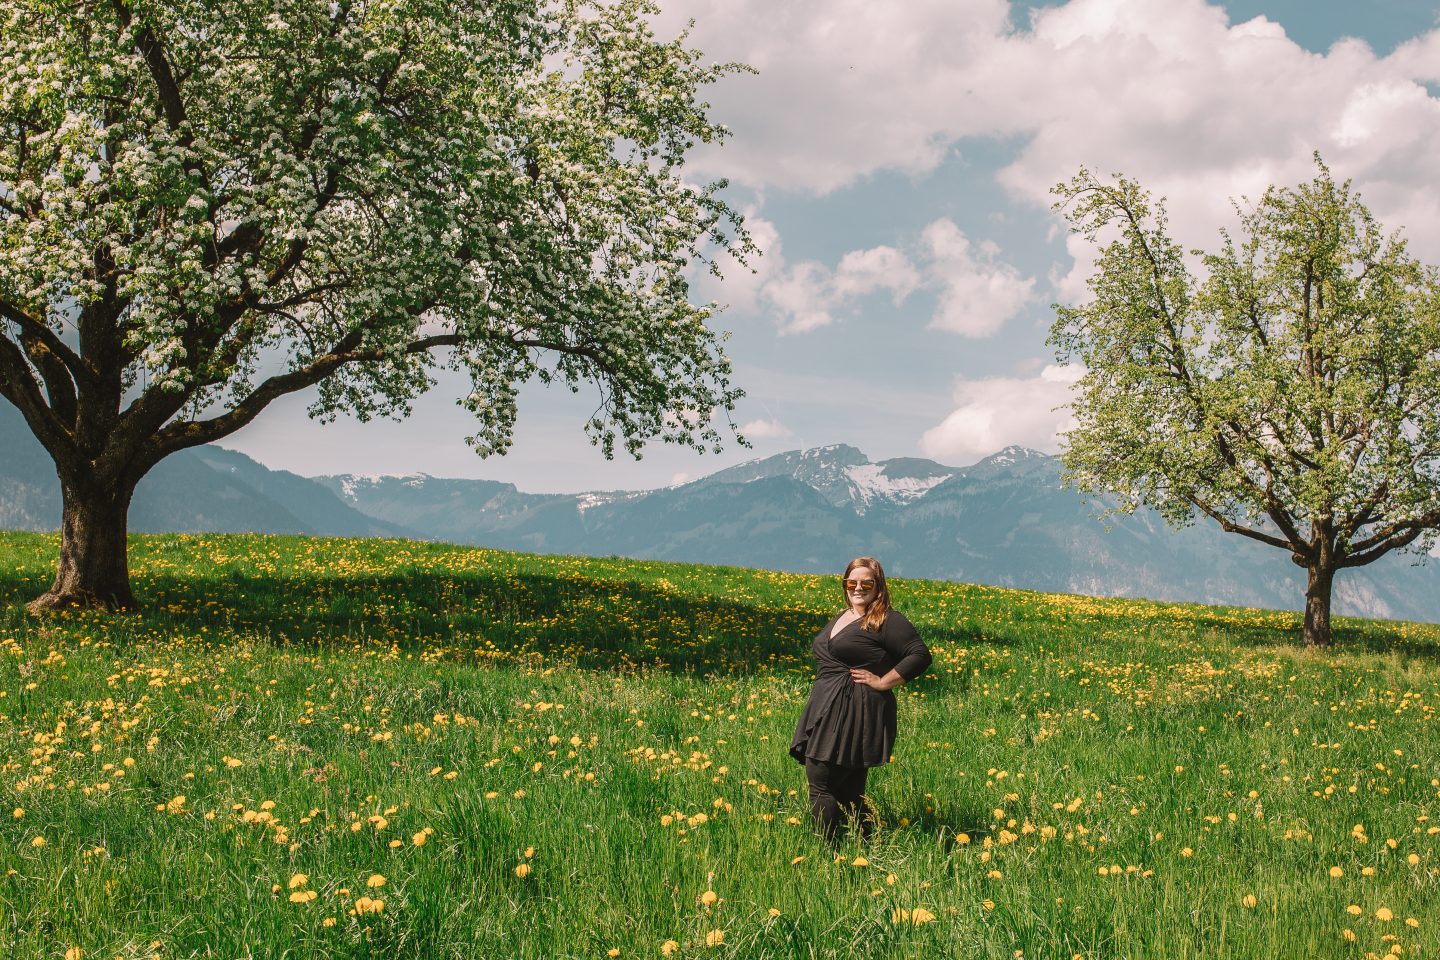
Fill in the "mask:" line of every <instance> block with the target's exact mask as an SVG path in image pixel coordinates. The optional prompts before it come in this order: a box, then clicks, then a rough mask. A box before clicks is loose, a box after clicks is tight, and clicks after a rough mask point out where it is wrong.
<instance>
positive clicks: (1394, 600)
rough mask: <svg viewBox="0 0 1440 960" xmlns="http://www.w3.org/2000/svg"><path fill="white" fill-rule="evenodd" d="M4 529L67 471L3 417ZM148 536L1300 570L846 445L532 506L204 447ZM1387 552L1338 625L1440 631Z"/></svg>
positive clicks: (154, 489)
mask: <svg viewBox="0 0 1440 960" xmlns="http://www.w3.org/2000/svg"><path fill="white" fill-rule="evenodd" d="M0 444H3V449H5V450H6V451H7V453H8V456H6V457H5V458H4V460H3V461H0V526H3V527H6V528H10V529H23V530H53V529H55V528H56V527H57V526H58V524H59V520H60V496H59V487H58V483H57V481H56V479H55V474H54V471H53V468H52V467H51V466H50V463H49V460H48V458H46V457H45V455H44V453H43V451H41V450H40V448H39V445H38V444H37V443H36V442H35V440H34V438H33V437H31V436H30V435H29V433H28V431H26V430H25V427H24V425H23V423H22V422H21V421H20V418H19V415H18V414H16V413H15V412H14V411H13V410H12V409H10V408H9V407H8V406H6V405H3V404H0ZM131 520H132V524H131V528H132V529H133V530H136V531H147V532H161V531H190V532H200V531H224V532H240V531H255V532H261V533H298V534H315V535H326V536H349V537H364V536H401V537H415V538H428V539H435V540H444V541H450V542H455V543H467V544H479V545H484V546H490V547H496V548H501V549H512V550H526V551H531V552H536V553H573V554H588V555H593V556H607V555H621V556H631V557H640V558H647V559H664V560H682V561H692V562H698V563H721V564H731V565H735V566H747V567H762V568H768V569H779V570H794V571H802V572H814V573H832V572H835V571H837V570H838V569H840V567H841V566H843V564H844V563H845V561H846V560H848V559H849V558H850V557H852V556H856V555H859V554H875V555H877V556H879V557H881V558H882V559H884V560H885V562H886V563H887V565H888V570H889V571H890V572H891V573H893V574H895V575H898V576H913V577H934V578H939V579H948V580H957V581H967V582H973V583H989V584H996V585H1001V586H1014V587H1024V588H1030V589H1037V590H1048V591H1064V592H1072V593H1085V594H1094V595H1101V596H1140V597H1151V598H1155V599H1164V600H1195V601H1201V602H1207V603H1231V604H1241V605H1248V606H1265V607H1284V608H1290V609H1295V608H1297V607H1298V606H1299V605H1300V600H1301V578H1302V576H1303V574H1302V571H1300V570H1299V568H1297V567H1295V566H1294V565H1293V564H1291V563H1290V562H1289V559H1288V557H1286V556H1285V555H1284V554H1282V553H1281V552H1280V551H1278V550H1273V549H1270V548H1267V547H1263V546H1261V545H1259V544H1254V543H1251V542H1250V541H1247V540H1244V539H1243V538H1240V537H1237V536H1233V535H1229V534H1225V533H1222V532H1221V531H1220V530H1219V529H1218V528H1216V527H1215V526H1214V525H1213V524H1208V523H1197V524H1196V525H1195V526H1193V527H1190V528H1188V529H1186V530H1182V531H1178V532H1177V531H1174V530H1171V529H1170V528H1168V527H1166V526H1165V524H1164V523H1163V522H1162V521H1161V520H1160V518H1159V517H1158V516H1156V515H1155V514H1153V513H1150V512H1147V511H1140V512H1137V513H1136V514H1135V515H1133V516H1128V517H1124V516H1122V517H1117V518H1114V519H1113V520H1112V521H1111V524H1112V527H1111V529H1110V530H1108V531H1107V530H1106V528H1105V524H1103V523H1102V522H1100V521H1098V520H1096V519H1095V518H1094V517H1093V516H1091V513H1090V508H1089V507H1087V505H1086V504H1085V503H1084V502H1083V501H1082V500H1081V499H1080V497H1079V496H1077V495H1076V494H1074V493H1073V492H1069V491H1066V490H1064V489H1062V487H1061V484H1060V462H1059V461H1058V460H1057V459H1056V458H1054V457H1050V456H1046V455H1045V454H1042V453H1037V452H1036V451H1033V450H1027V449H1024V448H1021V447H1008V448H1006V449H1005V450H1002V451H1000V452H999V453H996V454H995V455H993V456H991V457H987V458H986V459H985V460H982V461H980V462H979V463H977V464H974V465H973V466H969V467H963V468H957V467H950V466H946V465H944V464H939V463H935V462H933V461H930V460H923V459H918V458H908V457H907V458H897V459H893V460H885V461H881V462H879V463H872V462H870V460H869V459H868V458H867V457H866V456H865V454H864V453H862V452H861V451H859V450H857V449H855V448H854V447H849V446H845V445H843V444H839V445H834V446H830V447H820V448H816V449H811V450H792V451H787V452H785V453H781V454H777V455H775V456H772V457H766V458H763V459H757V460H752V461H750V462H748V463H743V464H739V465H737V466H733V467H729V468H726V469H724V470H721V471H718V472H716V473H714V474H711V475H709V476H707V477H703V478H701V479H698V480H694V481H692V482H690V483H686V484H682V485H680V486H676V487H669V488H664V489H659V490H647V491H591V492H586V493H576V494H533V493H523V492H521V491H519V490H517V489H516V488H515V487H514V485H513V484H508V483H498V482H495V481H491V480H456V479H443V478H438V477H429V476H425V475H423V474H413V475H409V476H358V475H352V474H341V475H337V476H325V477H315V478H306V477H300V476H297V475H295V474H293V473H288V472H285V471H276V470H270V469H268V468H266V467H264V466H263V465H261V464H259V463H256V462H255V461H254V460H252V459H250V458H249V457H246V456H244V455H243V454H239V453H235V452H233V451H230V450H224V449H221V448H218V447H201V448H198V449H195V450H189V451H184V452H183V453H181V454H178V455H176V456H173V457H170V458H169V459H167V460H165V461H164V462H162V463H161V464H160V466H158V467H157V468H156V469H155V470H154V471H153V472H152V473H151V475H150V476H148V477H147V478H146V479H145V480H144V481H143V482H142V483H141V485H140V488H139V490H138V492H137V494H136V498H135V503H134V506H133V508H132V511H131ZM1414 559H1415V558H1413V557H1410V556H1393V557H1387V558H1385V559H1383V560H1381V561H1380V562H1378V563H1376V564H1374V565H1372V566H1370V567H1366V568H1362V569H1360V570H1346V571H1343V572H1342V573H1341V575H1340V577H1339V579H1338V580H1337V582H1336V589H1335V605H1336V610H1337V612H1340V613H1351V614H1359V615H1366V616H1379V617H1396V618H1402V619H1414V620H1430V621H1440V564H1436V563H1434V562H1432V563H1430V564H1429V565H1425V566H1418V567H1417V566H1413V565H1412V563H1413V560H1414Z"/></svg>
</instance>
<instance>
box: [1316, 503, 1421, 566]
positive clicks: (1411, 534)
mask: <svg viewBox="0 0 1440 960" xmlns="http://www.w3.org/2000/svg"><path fill="white" fill-rule="evenodd" d="M1436 523H1440V511H1437V512H1435V513H1433V514H1431V515H1430V516H1429V518H1428V521H1427V520H1423V519H1422V520H1418V521H1415V524H1416V525H1415V526H1411V527H1410V528H1409V529H1406V530H1402V531H1397V532H1396V533H1395V534H1394V535H1393V536H1390V537H1389V538H1388V539H1385V540H1382V541H1380V542H1378V543H1376V544H1375V545H1374V546H1373V547H1370V548H1369V549H1368V550H1366V551H1364V552H1362V553H1354V554H1350V555H1348V556H1346V557H1345V558H1344V559H1343V560H1341V561H1340V566H1342V567H1363V566H1365V565H1366V564H1367V563H1374V562H1375V561H1376V560H1379V559H1380V558H1381V557H1383V556H1385V554H1387V553H1389V552H1390V551H1391V550H1397V549H1399V548H1400V547H1406V546H1409V545H1410V544H1412V543H1414V542H1415V541H1416V540H1418V539H1419V538H1420V535H1421V534H1422V533H1424V532H1425V528H1426V527H1427V526H1434V525H1435V524H1436ZM1372 539H1373V538H1372Z"/></svg>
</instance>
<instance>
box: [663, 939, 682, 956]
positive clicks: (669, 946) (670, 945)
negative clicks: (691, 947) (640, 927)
mask: <svg viewBox="0 0 1440 960" xmlns="http://www.w3.org/2000/svg"><path fill="white" fill-rule="evenodd" d="M679 949H680V944H678V943H676V942H675V941H674V940H666V941H665V942H664V943H662V944H660V956H662V957H668V956H672V955H673V954H674V953H675V951H676V950H679Z"/></svg>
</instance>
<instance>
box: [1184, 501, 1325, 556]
mask: <svg viewBox="0 0 1440 960" xmlns="http://www.w3.org/2000/svg"><path fill="white" fill-rule="evenodd" d="M1185 499H1186V500H1187V501H1188V502H1189V503H1190V505H1191V506H1193V507H1195V509H1197V510H1199V511H1200V512H1202V513H1204V514H1205V515H1206V516H1207V517H1209V518H1210V519H1211V520H1214V521H1215V522H1216V523H1218V524H1220V528H1221V529H1222V530H1224V531H1225V532H1226V533H1238V534H1240V536H1242V537H1249V538H1250V539H1251V540H1258V541H1260V542H1261V543H1265V544H1269V545H1270V546H1272V547H1279V548H1280V549H1281V550H1289V551H1291V552H1292V553H1304V552H1307V551H1308V550H1309V549H1310V546H1309V544H1307V543H1305V542H1303V541H1298V542H1296V541H1290V540H1281V539H1280V538H1279V537H1275V536H1271V535H1270V534H1268V533H1261V532H1260V531H1259V530H1252V529H1250V528H1249V527H1244V526H1241V525H1240V524H1238V523H1235V522H1234V521H1232V520H1230V518H1229V517H1226V516H1225V515H1224V514H1222V513H1220V512H1219V511H1218V510H1215V509H1213V508H1212V507H1210V506H1209V505H1208V504H1206V503H1204V502H1202V501H1201V500H1199V499H1197V498H1195V497H1186V498H1185ZM1297 540H1298V538H1297Z"/></svg>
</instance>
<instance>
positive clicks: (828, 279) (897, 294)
mask: <svg viewBox="0 0 1440 960" xmlns="http://www.w3.org/2000/svg"><path fill="white" fill-rule="evenodd" d="M919 284H920V274H919V273H918V272H917V271H916V269H915V268H914V267H913V266H912V265H911V264H910V261H909V258H908V257H906V255H905V254H903V253H901V252H900V251H899V250H896V249H895V248H893V247H885V246H881V247H872V248H871V249H869V250H852V251H850V252H849V253H847V254H845V255H844V256H843V257H841V258H840V263H839V265H838V266H837V267H836V268H835V269H834V270H833V271H832V270H831V269H830V268H828V267H826V266H825V265H824V264H822V263H820V262H819V261H816V260H806V261H804V262H802V263H797V264H795V265H794V266H793V267H789V266H786V265H785V262H784V260H783V259H781V258H778V257H777V258H776V262H775V263H773V264H772V265H771V272H770V275H769V277H768V278H767V280H766V282H765V284H764V286H763V287H762V289H761V291H760V300H761V301H762V302H764V303H766V304H768V305H769V306H770V307H771V308H773V309H774V311H775V312H776V314H777V315H778V317H779V323H780V331H781V332H782V333H804V332H806V331H809V330H816V329H818V328H820V327H827V326H829V325H830V324H832V323H835V322H836V320H838V319H839V318H840V317H841V316H843V315H845V314H846V313H848V312H850V311H851V310H852V309H853V308H854V306H855V302H854V301H855V300H857V299H858V298H860V297H865V296H868V295H870V294H873V293H880V292H887V291H888V292H889V294H890V297H891V299H892V300H893V301H894V302H895V303H897V304H898V303H901V302H902V301H904V300H905V298H906V297H908V296H909V295H910V293H911V292H912V291H913V290H914V289H915V288H916V287H917V286H919Z"/></svg>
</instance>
